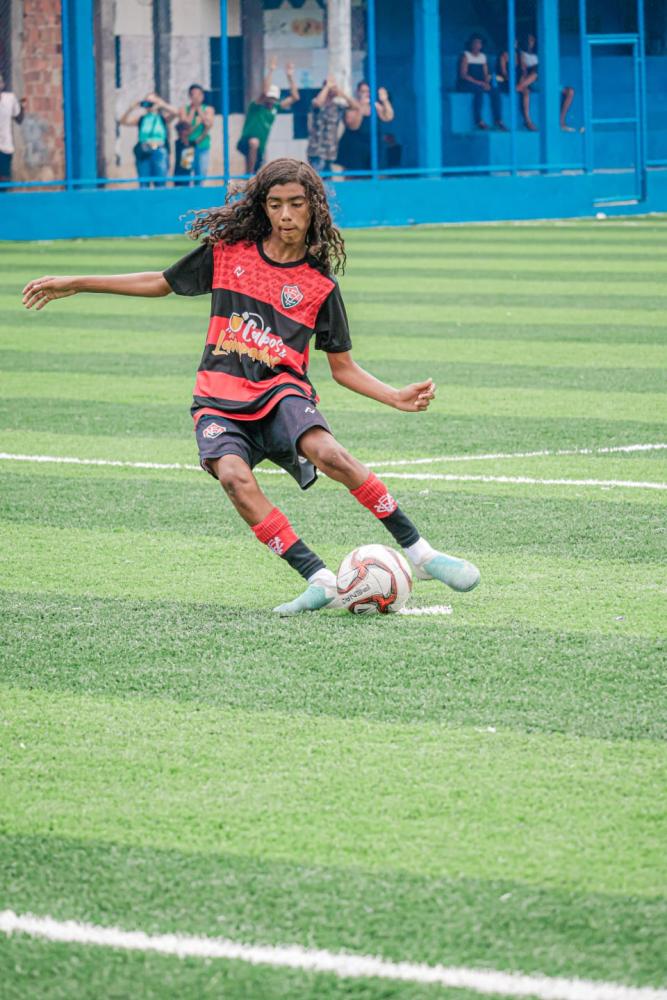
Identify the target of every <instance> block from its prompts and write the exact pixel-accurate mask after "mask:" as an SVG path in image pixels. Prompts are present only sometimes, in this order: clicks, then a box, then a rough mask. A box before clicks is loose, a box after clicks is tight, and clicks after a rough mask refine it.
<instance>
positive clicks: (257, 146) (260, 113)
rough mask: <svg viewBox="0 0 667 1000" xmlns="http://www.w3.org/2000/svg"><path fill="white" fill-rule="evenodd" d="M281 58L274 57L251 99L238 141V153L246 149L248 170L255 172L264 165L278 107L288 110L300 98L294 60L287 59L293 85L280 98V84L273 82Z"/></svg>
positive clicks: (289, 77)
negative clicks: (257, 95)
mask: <svg viewBox="0 0 667 1000" xmlns="http://www.w3.org/2000/svg"><path fill="white" fill-rule="evenodd" d="M277 65H278V61H277V59H276V58H275V56H274V57H273V59H272V60H271V62H270V63H269V69H268V72H267V74H266V76H265V77H264V86H263V89H262V94H261V97H260V98H259V100H257V101H251V103H250V105H249V107H248V111H247V113H246V117H245V122H244V123H243V131H242V132H241V138H240V139H239V141H238V142H237V144H236V148H237V149H238V151H239V153H243V155H244V156H245V162H246V173H248V174H254V173H255V171H256V170H259V168H260V166H261V165H262V159H263V157H264V150H265V149H266V143H267V141H268V138H269V133H270V132H271V127H272V125H273V123H274V121H275V118H276V115H277V114H278V111H279V110H282V111H287V110H289V108H291V107H292V105H293V104H296V102H297V101H298V100H299V96H300V95H299V91H298V89H297V86H296V83H295V81H294V63H287V65H286V66H285V73H286V75H287V81H288V83H289V85H290V92H289V94H288V96H287V97H283V98H282V100H281V98H280V87H278V85H277V84H275V83H272V82H271V78H272V76H273V74H274V72H275V70H276V67H277Z"/></svg>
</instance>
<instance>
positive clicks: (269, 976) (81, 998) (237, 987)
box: [0, 935, 479, 1000]
mask: <svg viewBox="0 0 667 1000" xmlns="http://www.w3.org/2000/svg"><path fill="white" fill-rule="evenodd" d="M3 938H4V935H3ZM0 964H2V966H3V968H6V969H7V970H8V971H7V975H8V977H10V978H9V981H8V982H7V981H6V982H5V983H4V984H3V998H4V1000H25V997H26V996H28V995H33V996H34V995H35V990H38V991H39V997H40V1000H63V998H67V1000H70V998H72V997H76V998H77V1000H98V998H99V997H102V996H105V997H107V996H114V995H115V996H121V997H129V996H136V995H137V991H138V990H139V989H140V990H141V997H142V1000H164V997H165V995H166V994H165V989H167V988H168V989H169V993H170V995H171V996H177V997H178V998H179V1000H206V998H211V1000H214V998H215V1000H219V998H220V997H225V1000H247V998H248V997H261V998H262V1000H284V998H285V997H289V998H290V1000H312V998H313V997H317V998H318V1000H343V998H344V1000H387V997H388V996H392V997H400V996H404V997H405V996H407V993H406V990H409V996H410V1000H436V998H438V997H445V996H447V997H450V996H454V997H455V998H456V1000H479V994H478V993H473V992H470V991H466V990H455V991H454V992H453V993H452V991H451V990H449V989H446V988H445V987H438V986H419V985H417V984H415V983H411V984H409V985H406V984H396V983H388V982H387V980H382V979H361V980H350V979H340V978H339V977H338V976H336V975H334V974H331V973H329V974H327V973H316V972H305V971H302V970H298V969H281V968H272V967H271V966H267V965H259V966H253V965H249V964H248V963H246V962H225V961H218V962H214V961H211V960H208V959H206V960H204V961H202V960H201V959H196V958H177V957H175V956H169V955H159V954H153V953H146V952H126V951H120V950H114V949H106V948H105V949H99V948H94V947H89V946H86V945H72V944H54V943H51V942H48V941H38V940H32V939H29V938H27V937H24V936H22V935H15V936H13V937H12V938H10V939H9V940H8V939H6V938H4V940H0ZM138 984H140V986H139V985H138ZM167 984H168V985H167Z"/></svg>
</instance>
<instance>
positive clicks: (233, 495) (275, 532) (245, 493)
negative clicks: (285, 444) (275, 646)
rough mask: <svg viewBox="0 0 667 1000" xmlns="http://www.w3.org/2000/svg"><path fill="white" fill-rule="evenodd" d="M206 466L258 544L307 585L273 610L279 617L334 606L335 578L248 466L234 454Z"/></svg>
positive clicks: (335, 598) (335, 597)
mask: <svg viewBox="0 0 667 1000" xmlns="http://www.w3.org/2000/svg"><path fill="white" fill-rule="evenodd" d="M210 464H211V468H212V470H213V472H214V473H215V475H216V477H217V479H218V480H219V482H220V485H221V486H222V488H223V490H224V491H225V493H226V494H227V496H228V497H229V499H230V500H231V502H232V504H233V505H234V507H235V508H236V510H237V512H238V513H239V514H240V515H241V517H242V518H243V520H244V521H245V522H246V524H248V525H250V527H251V528H252V530H253V532H254V534H255V537H256V538H257V539H258V541H260V542H264V543H265V544H266V545H267V546H268V547H269V548H270V549H271V551H272V552H274V553H275V554H276V555H278V556H281V557H282V558H283V559H285V561H286V562H288V563H289V564H290V566H291V567H292V568H293V569H295V570H296V571H297V572H298V573H300V574H301V575H302V576H303V577H304V578H305V580H306V582H307V584H308V586H307V587H306V589H305V590H304V591H303V593H302V594H299V596H298V597H296V598H295V599H294V600H293V601H289V602H287V603H286V604H281V605H279V606H278V607H277V608H274V611H277V612H278V613H279V614H280V615H296V614H301V613H302V612H303V611H319V610H320V608H325V607H329V606H332V605H335V604H336V603H337V591H336V577H335V575H334V574H333V573H332V571H331V570H330V569H327V567H326V566H325V565H324V563H323V562H322V560H321V559H320V558H319V556H317V555H316V554H315V553H314V552H313V551H312V550H311V549H309V548H308V547H307V546H306V545H305V544H304V543H303V542H302V541H301V539H300V538H297V536H296V534H295V533H294V531H293V529H292V526H291V524H290V523H289V521H288V520H287V518H286V517H285V515H284V514H283V513H282V511H280V510H278V508H277V507H274V505H273V504H272V503H271V501H270V500H269V499H268V497H267V496H266V495H265V494H264V492H263V491H262V490H261V488H260V486H259V483H258V482H257V480H256V479H255V476H254V475H253V472H252V470H251V468H250V466H249V465H248V464H247V463H246V462H244V460H243V459H242V458H241V457H240V456H238V455H225V456H223V457H222V458H218V459H214V460H213V461H211V463H210Z"/></svg>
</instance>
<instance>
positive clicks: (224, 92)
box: [220, 0, 229, 184]
mask: <svg viewBox="0 0 667 1000" xmlns="http://www.w3.org/2000/svg"><path fill="white" fill-rule="evenodd" d="M227 30H228V29H227V0H220V97H221V102H220V110H221V113H222V172H223V174H224V175H225V184H226V183H227V181H228V180H229V45H228V44H227Z"/></svg>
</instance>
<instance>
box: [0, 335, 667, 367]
mask: <svg viewBox="0 0 667 1000" xmlns="http://www.w3.org/2000/svg"><path fill="white" fill-rule="evenodd" d="M189 339H190V340H191V344H190V348H189V349H187V350H186V347H187V344H186V343H185V339H184V337H183V335H182V334H181V333H173V332H166V333H165V334H164V335H163V336H162V337H161V338H160V350H159V352H157V351H150V346H151V343H150V339H149V340H148V341H146V340H144V339H142V338H141V337H140V336H137V332H136V331H113V330H109V331H107V330H105V329H104V328H102V329H100V328H96V331H95V339H94V342H93V343H91V340H90V336H89V334H87V333H86V332H85V331H81V330H69V331H67V332H63V334H62V336H59V337H58V346H57V350H42V351H37V352H36V351H35V345H34V343H33V342H32V341H30V340H23V339H22V338H21V339H19V338H17V337H16V334H15V332H13V331H6V332H5V341H6V345H7V346H6V347H4V348H0V369H6V370H12V369H15V370H18V369H19V368H23V366H25V367H29V368H30V370H37V371H40V370H41V371H48V370H54V371H55V370H58V371H68V372H69V371H85V370H87V369H88V368H91V369H93V368H96V367H99V369H100V370H104V369H103V366H104V365H105V364H106V365H113V366H125V367H126V368H127V371H128V372H130V371H132V372H134V373H137V374H140V373H141V372H144V371H146V370H152V369H154V368H156V369H157V370H158V371H160V370H161V368H162V366H164V365H170V366H175V365H181V366H182V370H183V371H188V372H193V371H194V369H195V368H196V366H197V363H198V360H199V353H200V350H201V349H203V343H204V339H205V332H204V330H203V329H202V331H201V332H200V334H199V336H197V334H192V336H191V337H190V338H189ZM42 346H44V345H42ZM397 347H398V345H397V344H396V341H395V337H394V336H393V335H386V334H383V333H382V332H381V331H378V330H372V329H360V331H359V334H358V336H357V337H356V338H355V347H354V354H355V356H357V357H359V358H360V359H362V360H364V361H368V362H370V361H372V360H375V361H376V362H377V363H384V364H388V363H391V364H403V365H406V364H407V361H406V360H405V359H403V360H402V361H401V360H399V359H397V358H395V357H394V355H395V354H396V350H397ZM434 360H435V361H437V362H438V363H446V364H474V365H496V366H503V365H507V366H526V367H531V368H536V367H539V368H543V367H547V366H548V367H550V368H555V369H557V370H558V369H561V368H566V369H569V368H577V369H595V370H607V369H612V370H613V369H621V370H627V369H629V368H638V369H640V370H641V369H647V370H650V369H657V370H663V369H664V368H665V366H667V347H665V345H664V344H617V343H608V344H607V343H581V342H576V341H575V342H572V341H567V340H560V341H559V340H555V341H551V340H549V341H545V340H543V339H540V338H539V337H535V339H534V340H512V339H507V340H503V341H502V342H499V341H498V340H493V339H490V340H484V339H482V338H475V339H473V340H471V338H469V337H461V336H450V337H448V338H447V344H446V348H445V349H438V350H437V352H435V351H434V347H433V338H432V337H422V336H420V335H419V334H417V333H414V332H413V333H411V334H410V362H409V364H412V363H413V362H416V361H424V362H431V361H434ZM312 365H313V367H315V368H317V367H320V368H321V369H322V370H323V371H326V364H324V365H323V364H322V363H321V362H320V361H319V359H318V356H317V355H315V356H314V358H313V361H312ZM149 366H150V367H149Z"/></svg>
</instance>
